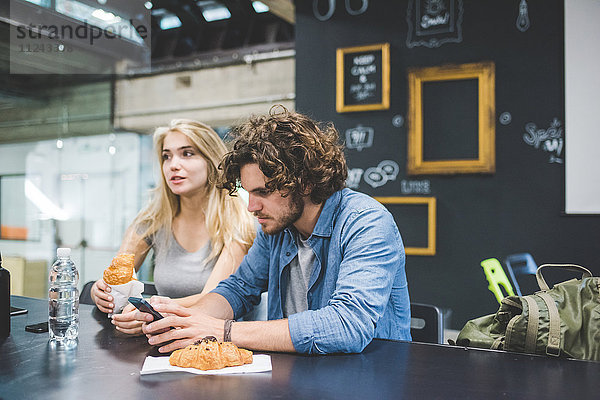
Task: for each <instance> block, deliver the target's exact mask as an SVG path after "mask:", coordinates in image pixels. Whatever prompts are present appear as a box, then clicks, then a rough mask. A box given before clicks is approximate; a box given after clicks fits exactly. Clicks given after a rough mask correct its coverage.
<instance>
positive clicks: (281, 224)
mask: <svg viewBox="0 0 600 400" xmlns="http://www.w3.org/2000/svg"><path fill="white" fill-rule="evenodd" d="M290 200H291V201H290V206H289V208H288V209H287V210H286V212H285V214H283V215H282V216H281V217H279V218H278V219H273V220H272V221H273V222H274V223H275V226H273V227H271V228H265V227H264V226H263V232H264V233H266V234H267V235H276V234H278V233H280V232H282V231H283V230H284V229H285V228H287V227H288V226H291V225H292V224H293V223H294V222H296V221H298V219H299V218H300V217H301V216H302V213H303V212H304V201H303V200H302V197H301V196H300V195H299V194H297V193H291V194H290Z"/></svg>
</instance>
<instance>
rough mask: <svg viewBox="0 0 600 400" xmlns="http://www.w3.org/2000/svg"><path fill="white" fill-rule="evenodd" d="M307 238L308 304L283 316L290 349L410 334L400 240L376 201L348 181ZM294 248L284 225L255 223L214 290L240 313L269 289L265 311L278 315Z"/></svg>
mask: <svg viewBox="0 0 600 400" xmlns="http://www.w3.org/2000/svg"><path fill="white" fill-rule="evenodd" d="M308 243H309V245H310V247H311V248H312V249H313V251H314V252H315V255H316V257H315V264H314V270H313V272H312V275H311V276H310V281H309V285H308V288H309V289H308V294H307V301H308V310H307V311H303V312H300V313H297V314H293V315H290V316H289V318H288V324H289V330H290V335H291V338H292V343H293V345H294V348H295V349H296V351H297V352H299V353H309V354H326V353H338V352H344V353H358V352H361V351H362V350H363V349H364V348H365V347H366V346H367V345H368V344H369V343H370V342H371V340H372V339H373V338H382V339H398V340H410V339H411V336H410V301H409V297H408V285H407V282H406V274H405V271H404V260H405V255H404V246H403V244H402V238H401V237H400V233H399V232H398V228H397V226H396V223H395V222H394V218H393V217H392V215H391V214H390V213H389V212H388V211H387V209H386V208H385V207H384V206H383V205H381V204H380V203H379V202H377V201H376V200H375V199H373V198H371V197H369V196H367V195H365V194H362V193H358V192H355V191H353V190H350V189H343V190H341V191H339V192H336V193H334V194H333V195H332V196H331V197H330V198H329V199H327V200H326V201H325V204H324V206H323V209H322V211H321V214H320V216H319V219H318V221H317V224H316V225H315V228H314V230H313V232H312V234H311V235H310V237H309V238H308ZM297 253H298V249H297V246H296V243H295V240H294V236H293V234H292V232H291V231H290V230H289V228H288V229H285V230H284V231H282V232H281V233H278V234H275V235H267V234H265V233H264V232H262V230H260V229H259V232H258V235H257V237H256V239H255V240H254V244H253V245H252V247H251V248H250V250H249V251H248V254H247V255H246V256H245V257H244V260H243V261H242V263H241V265H240V267H239V268H238V270H237V272H235V273H234V274H233V275H231V276H230V277H229V278H227V279H226V280H224V281H222V282H221V283H219V285H218V286H217V287H216V288H215V289H214V290H213V292H215V293H219V294H220V295H222V296H224V297H225V298H226V299H227V301H228V302H229V304H230V305H231V308H232V309H233V312H234V315H235V318H239V317H241V316H243V315H244V314H246V313H247V312H248V311H250V310H251V309H252V308H253V307H254V306H255V305H256V304H258V302H259V301H260V294H261V292H263V291H265V290H268V294H269V296H268V297H269V302H268V317H269V319H270V320H271V319H282V318H283V304H282V301H284V300H285V289H286V287H287V286H286V285H287V282H286V281H285V276H286V274H283V271H284V269H285V268H289V264H290V262H291V261H292V259H293V258H294V257H295V256H296V254H297Z"/></svg>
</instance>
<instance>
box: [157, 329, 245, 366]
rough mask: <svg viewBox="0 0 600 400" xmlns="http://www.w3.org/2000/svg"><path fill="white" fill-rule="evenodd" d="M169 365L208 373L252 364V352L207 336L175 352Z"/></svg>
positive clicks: (170, 358)
mask: <svg viewBox="0 0 600 400" xmlns="http://www.w3.org/2000/svg"><path fill="white" fill-rule="evenodd" d="M169 363H170V364H171V365H174V366H177V367H183V368H197V369H201V370H203V371H206V370H209V369H221V368H225V367H234V366H236V365H244V364H252V352H251V351H250V350H246V349H240V348H238V347H237V346H236V345H235V344H233V343H232V342H223V343H220V342H218V341H217V339H216V338H215V337H213V336H207V337H205V338H204V339H202V340H200V341H198V342H196V343H194V344H191V345H189V346H187V347H186V348H184V349H179V350H175V351H174V352H173V353H172V354H171V356H170V357H169Z"/></svg>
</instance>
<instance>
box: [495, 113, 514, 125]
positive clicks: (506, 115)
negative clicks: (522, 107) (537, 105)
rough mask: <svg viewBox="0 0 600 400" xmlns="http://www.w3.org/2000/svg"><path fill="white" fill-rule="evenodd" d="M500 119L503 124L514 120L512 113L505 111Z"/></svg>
mask: <svg viewBox="0 0 600 400" xmlns="http://www.w3.org/2000/svg"><path fill="white" fill-rule="evenodd" d="M498 120H499V121H500V123H501V124H502V125H508V124H510V122H511V121H512V115H510V113H509V112H503V113H502V114H500V118H498Z"/></svg>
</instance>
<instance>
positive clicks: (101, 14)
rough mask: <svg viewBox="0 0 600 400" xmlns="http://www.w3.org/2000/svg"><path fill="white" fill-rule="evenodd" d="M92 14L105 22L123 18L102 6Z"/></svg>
mask: <svg viewBox="0 0 600 400" xmlns="http://www.w3.org/2000/svg"><path fill="white" fill-rule="evenodd" d="M92 16H93V17H96V18H98V19H101V20H102V21H104V22H118V21H120V20H121V17H119V16H116V15H115V14H113V13H111V12H106V11H104V10H103V9H101V8H98V9H96V10H94V12H93V13H92Z"/></svg>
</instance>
